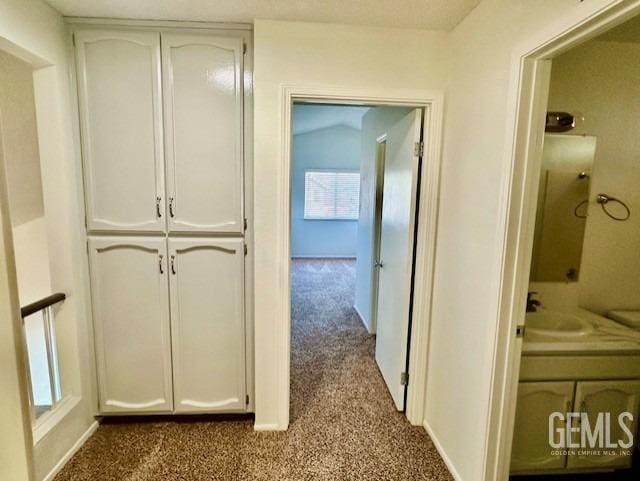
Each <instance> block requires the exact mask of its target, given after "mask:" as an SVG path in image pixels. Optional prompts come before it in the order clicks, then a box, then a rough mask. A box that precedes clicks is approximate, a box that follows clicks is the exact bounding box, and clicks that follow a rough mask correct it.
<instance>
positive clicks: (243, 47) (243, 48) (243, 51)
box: [242, 43, 247, 55]
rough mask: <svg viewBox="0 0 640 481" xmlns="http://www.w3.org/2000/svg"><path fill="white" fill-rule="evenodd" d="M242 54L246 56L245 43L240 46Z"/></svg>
mask: <svg viewBox="0 0 640 481" xmlns="http://www.w3.org/2000/svg"><path fill="white" fill-rule="evenodd" d="M242 54H243V55H246V54H247V44H246V43H243V44H242Z"/></svg>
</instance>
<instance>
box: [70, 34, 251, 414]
mask: <svg viewBox="0 0 640 481" xmlns="http://www.w3.org/2000/svg"><path fill="white" fill-rule="evenodd" d="M250 38H251V35H250V32H249V31H248V30H247V29H242V28H240V27H237V28H235V27H228V28H219V29H216V28H214V27H212V28H208V27H207V28H204V27H203V26H202V25H200V24H198V25H195V24H191V25H185V26H184V27H182V26H181V27H178V26H176V27H168V26H166V24H163V25H158V26H157V27H156V26H154V24H152V23H148V22H137V24H136V26H132V27H128V26H118V25H116V24H115V23H113V22H112V23H111V24H110V25H109V26H98V25H92V24H87V23H81V24H79V25H76V26H74V27H73V39H74V44H75V60H76V80H77V88H78V106H79V113H80V119H79V120H80V122H79V123H80V135H81V139H82V159H83V174H84V186H85V203H86V223H87V235H88V252H89V266H90V271H91V275H90V279H91V295H92V304H93V317H94V325H95V343H94V344H95V350H96V358H97V377H98V385H99V393H98V394H99V395H98V398H99V401H98V404H99V406H98V411H99V413H100V414H137V413H192V412H202V413H204V412H207V413H216V412H246V411H247V410H250V409H251V406H252V404H251V402H250V397H251V389H252V386H253V382H252V381H251V377H252V372H253V371H252V365H251V363H248V362H247V358H249V359H252V352H251V351H250V349H251V348H250V347H249V348H248V347H247V346H251V342H252V337H251V332H250V330H249V329H248V328H247V315H246V312H247V309H246V306H247V305H252V304H251V302H250V301H248V300H247V295H246V292H245V281H246V279H247V278H249V281H250V280H251V277H250V275H251V262H247V263H245V255H247V252H248V250H247V243H248V239H249V237H250V236H248V235H247V233H246V231H247V229H250V225H249V221H250V212H251V209H250V204H251V203H250V202H246V201H245V194H246V192H245V191H249V192H250V190H251V189H250V186H251V184H250V178H251V175H250V174H251V170H250V167H249V170H248V175H247V176H246V177H247V179H249V180H247V179H245V169H247V160H246V158H245V146H246V145H247V143H248V142H250V135H246V134H245V128H246V126H245V115H248V113H249V112H250V106H248V105H247V99H248V98H249V99H250V93H247V92H246V91H245V86H246V85H249V86H250V85H251V82H250V80H247V79H248V78H249V77H248V76H247V73H246V71H245V70H246V69H245V67H246V66H245V58H247V57H246V56H247V53H246V45H247V43H248V42H249V41H250ZM249 58H250V57H249ZM247 64H248V65H249V66H250V60H249V61H248V62H247ZM249 74H250V69H249ZM246 186H249V187H248V188H245V187H246ZM247 205H249V208H248V213H247V212H245V209H246V206H247ZM246 218H249V219H248V221H247V220H246ZM247 272H248V273H249V274H248V275H247Z"/></svg>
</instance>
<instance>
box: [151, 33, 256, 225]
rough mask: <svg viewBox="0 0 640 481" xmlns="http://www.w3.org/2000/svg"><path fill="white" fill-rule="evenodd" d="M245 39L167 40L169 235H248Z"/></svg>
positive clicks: (169, 35)
mask: <svg viewBox="0 0 640 481" xmlns="http://www.w3.org/2000/svg"><path fill="white" fill-rule="evenodd" d="M242 49H243V47H242V39H240V38H233V37H214V36H208V35H183V34H178V33H163V34H162V69H163V82H164V83H163V88H164V92H163V95H164V105H165V119H164V120H165V142H166V151H167V176H168V177H167V180H168V184H167V192H168V194H167V195H168V206H169V230H170V231H172V232H175V231H181V232H213V233H215V232H226V233H237V234H239V235H242V232H243V223H244V220H243V188H242V186H243V133H242V132H243V130H242V129H243V118H242V116H243V85H242V84H243V73H242V58H243V50H242Z"/></svg>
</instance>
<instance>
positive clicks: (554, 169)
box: [488, 4, 640, 481]
mask: <svg viewBox="0 0 640 481" xmlns="http://www.w3.org/2000/svg"><path fill="white" fill-rule="evenodd" d="M637 14H638V6H637V4H636V6H635V7H633V6H629V7H628V8H625V9H618V10H616V9H612V10H611V11H609V12H604V13H602V14H601V15H600V16H599V17H595V18H593V19H591V20H590V22H588V23H586V24H583V25H579V26H576V27H574V29H573V30H567V31H566V32H565V33H564V34H562V35H560V36H558V37H556V38H554V39H553V41H552V42H550V43H548V44H544V45H542V46H539V47H536V48H532V49H530V50H529V51H528V53H527V54H526V55H525V56H523V57H522V61H523V65H522V67H523V69H522V73H521V75H522V78H521V85H523V87H522V91H521V92H520V94H519V95H520V97H519V99H518V102H519V106H520V109H519V112H518V118H517V121H516V131H515V149H514V159H518V160H519V162H517V163H516V164H515V165H514V173H513V178H512V182H513V183H512V186H511V187H512V193H511V202H512V206H511V209H510V210H511V212H510V214H509V216H510V217H509V225H508V227H507V252H506V255H505V258H506V262H507V266H506V269H505V272H506V279H503V282H504V283H505V284H504V285H505V287H504V288H503V300H502V307H501V309H502V310H503V313H504V314H505V316H508V318H509V319H510V322H509V323H508V324H509V325H508V326H507V327H508V328H509V330H510V332H509V333H507V332H506V331H502V329H501V332H504V339H503V341H500V342H505V344H504V345H505V346H506V348H505V351H506V354H507V355H506V358H505V360H506V366H505V370H504V371H503V372H505V373H506V381H507V382H506V385H505V391H504V393H503V394H504V397H502V398H501V397H500V396H497V397H496V406H497V402H499V401H498V400H503V401H504V402H505V403H504V405H503V407H501V408H499V411H500V414H499V419H500V421H499V422H498V423H495V430H500V429H502V430H504V434H503V436H504V437H503V438H502V439H500V438H499V436H500V434H498V435H497V436H498V440H499V442H496V443H495V445H496V446H497V451H498V457H497V459H498V462H497V471H496V476H495V478H492V479H507V478H509V477H510V479H512V480H514V481H515V480H523V479H527V480H538V479H541V480H542V479H544V480H549V481H556V480H563V481H564V480H569V479H571V480H578V481H582V480H585V481H587V480H588V481H591V480H600V479H607V480H627V479H637V478H638V474H639V471H638V459H639V455H638V442H637V433H638V421H637V420H638V417H639V416H640V334H639V331H638V329H637V327H636V326H635V324H634V322H633V319H634V316H635V315H636V313H637V312H638V311H639V310H640V299H637V296H636V294H637V292H635V291H633V292H632V291H631V290H629V289H628V287H629V286H630V283H633V284H635V279H637V277H638V275H639V274H640V267H639V266H640V265H639V264H638V262H637V260H638V258H637V256H636V255H635V252H634V249H635V250H637V246H638V245H640V228H637V226H638V224H637V220H636V222H634V221H633V213H634V211H635V210H636V209H638V208H640V205H638V198H637V188H636V182H635V180H634V179H635V177H636V176H637V175H640V170H638V164H637V157H638V154H639V153H640V150H639V149H638V146H637V143H636V142H635V139H636V138H637V135H636V132H635V130H634V129H635V128H636V126H635V123H634V122H628V121H626V120H625V119H627V118H629V116H631V117H634V112H635V110H636V107H637V105H636V104H637V102H636V100H637V98H638V96H639V95H640V92H639V91H638V90H637V85H638V76H639V72H638V70H637V69H636V68H635V67H636V65H637V64H638V61H639V60H640V50H638V48H637V47H638V43H639V42H640V21H639V19H640V17H639V16H636V15H637ZM530 52H534V53H530ZM623 125H626V127H622V126H623ZM614 192H615V193H614ZM632 246H633V247H632ZM511 269H513V270H511ZM630 279H634V280H633V281H630ZM511 282H512V284H510V283H511ZM512 289H513V290H512ZM500 342H499V344H500ZM501 373H502V371H498V372H497V379H499V378H500V375H501ZM496 412H497V411H496ZM488 467H489V469H492V467H491V463H489V466H488Z"/></svg>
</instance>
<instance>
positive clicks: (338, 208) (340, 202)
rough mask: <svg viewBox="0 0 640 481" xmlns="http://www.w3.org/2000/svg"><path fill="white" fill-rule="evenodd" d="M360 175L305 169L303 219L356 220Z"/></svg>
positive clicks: (353, 172)
mask: <svg viewBox="0 0 640 481" xmlns="http://www.w3.org/2000/svg"><path fill="white" fill-rule="evenodd" d="M359 210H360V172H358V171H344V170H307V171H305V173H304V218H305V219H325V220H329V219H336V220H357V219H358V212H359Z"/></svg>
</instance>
